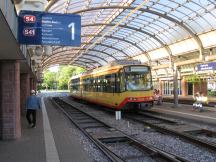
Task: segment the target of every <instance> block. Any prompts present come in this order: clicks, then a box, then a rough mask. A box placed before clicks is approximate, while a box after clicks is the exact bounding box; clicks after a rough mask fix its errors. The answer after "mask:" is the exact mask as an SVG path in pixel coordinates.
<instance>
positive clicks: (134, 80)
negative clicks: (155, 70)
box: [125, 73, 152, 91]
mask: <svg viewBox="0 0 216 162" xmlns="http://www.w3.org/2000/svg"><path fill="white" fill-rule="evenodd" d="M125 77H126V88H127V90H128V91H139V90H150V89H151V88H152V84H151V75H150V74H149V73H147V74H146V73H144V74H140V73H128V74H126V76H125Z"/></svg>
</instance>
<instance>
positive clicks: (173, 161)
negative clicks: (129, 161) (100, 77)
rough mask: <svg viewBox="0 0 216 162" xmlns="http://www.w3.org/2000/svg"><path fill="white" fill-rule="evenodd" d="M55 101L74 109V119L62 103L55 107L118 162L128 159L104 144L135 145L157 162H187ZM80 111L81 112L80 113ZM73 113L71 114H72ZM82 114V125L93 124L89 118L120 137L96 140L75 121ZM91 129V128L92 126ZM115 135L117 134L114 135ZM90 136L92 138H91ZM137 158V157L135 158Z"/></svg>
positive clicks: (58, 100)
mask: <svg viewBox="0 0 216 162" xmlns="http://www.w3.org/2000/svg"><path fill="white" fill-rule="evenodd" d="M55 100H57V102H63V104H64V106H65V105H67V106H70V111H71V108H73V109H75V110H76V114H75V116H76V117H75V116H74V117H73V118H72V117H71V115H70V114H69V113H68V112H67V111H66V110H64V108H63V107H62V106H61V104H62V103H55V105H57V107H59V108H60V109H61V110H62V111H63V112H64V113H65V115H66V116H67V117H68V118H69V119H70V120H71V121H72V122H73V123H74V124H75V125H76V126H77V127H78V128H79V129H80V130H81V131H82V132H83V131H84V132H83V133H84V134H85V135H87V137H88V138H90V139H91V140H92V141H93V142H94V143H96V144H97V146H99V148H102V151H103V152H106V151H108V152H106V154H110V152H111V154H112V155H114V156H115V158H114V160H116V158H117V159H118V160H122V161H126V159H122V157H119V155H117V154H116V153H114V152H113V151H112V150H110V149H109V148H108V147H107V146H106V145H105V144H104V143H106V141H108V142H113V141H114V142H116V141H117V142H120V141H127V142H128V143H129V144H130V146H132V145H134V146H136V147H134V148H136V149H138V148H139V149H140V151H141V152H142V153H148V155H150V157H152V158H155V160H156V161H157V159H158V158H160V160H161V159H163V160H166V161H170V162H187V160H185V159H183V158H181V157H178V156H176V155H173V154H170V153H167V152H165V151H162V150H160V149H158V148H155V147H153V146H150V145H147V144H145V143H144V142H142V141H138V140H136V139H134V138H132V137H130V136H128V135H127V134H125V133H123V132H122V131H120V130H117V129H116V128H112V127H111V126H109V125H108V124H106V123H104V122H103V121H101V120H99V119H97V118H95V117H93V116H92V115H90V114H88V113H86V112H84V111H82V110H79V109H78V108H75V107H74V106H72V105H71V104H70V103H67V102H65V101H63V100H60V99H59V98H56V99H55ZM78 111H79V112H78ZM73 112H75V111H74V110H73ZM70 113H71V112H70ZM80 113H82V114H85V115H86V117H87V118H86V117H83V118H82V119H84V121H82V122H81V123H82V124H89V123H91V122H90V121H89V120H88V119H89V118H91V119H93V120H94V121H97V122H99V123H100V124H101V125H103V126H101V127H103V128H105V127H106V128H108V129H109V130H110V129H112V130H115V132H113V134H114V133H117V134H118V135H119V134H120V137H113V135H112V137H110V138H109V137H101V136H100V138H98V139H97V138H96V139H95V137H94V136H95V135H92V134H93V133H92V132H91V133H88V132H87V131H86V130H85V128H82V127H81V126H80V125H79V122H78V121H76V119H74V118H77V119H79V118H80V117H81V114H80ZM92 123H94V122H92ZM92 127H94V126H92ZM88 128H89V126H87V127H86V129H88ZM90 128H91V126H90ZM114 135H115V134H114ZM89 136H90V137H89ZM102 141H104V143H103V142H102ZM135 158H136V157H135Z"/></svg>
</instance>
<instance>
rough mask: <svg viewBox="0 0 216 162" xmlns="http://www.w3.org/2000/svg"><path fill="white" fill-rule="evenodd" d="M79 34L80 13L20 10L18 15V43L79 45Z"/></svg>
mask: <svg viewBox="0 0 216 162" xmlns="http://www.w3.org/2000/svg"><path fill="white" fill-rule="evenodd" d="M80 35H81V17H80V15H76V14H59V13H46V12H38V11H21V12H20V14H19V17H18V40H19V43H20V44H28V45H53V46H80V44H81V39H80Z"/></svg>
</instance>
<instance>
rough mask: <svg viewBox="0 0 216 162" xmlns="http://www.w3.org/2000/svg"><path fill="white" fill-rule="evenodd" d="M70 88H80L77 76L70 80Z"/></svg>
mask: <svg viewBox="0 0 216 162" xmlns="http://www.w3.org/2000/svg"><path fill="white" fill-rule="evenodd" d="M72 89H73V91H79V90H80V79H79V78H77V79H74V80H72Z"/></svg>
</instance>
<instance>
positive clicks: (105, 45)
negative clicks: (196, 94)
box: [55, 42, 130, 60]
mask: <svg viewBox="0 0 216 162" xmlns="http://www.w3.org/2000/svg"><path fill="white" fill-rule="evenodd" d="M81 44H91V43H90V42H89V43H87V42H83V43H81ZM97 44H98V45H101V46H104V47H107V48H112V49H114V50H116V51H118V52H121V53H123V54H124V55H125V56H127V57H130V56H129V55H128V54H127V53H125V52H124V51H122V50H120V49H118V48H116V47H113V46H109V45H107V44H103V43H97ZM59 48H62V47H57V48H55V50H57V49H59ZM89 50H91V49H89ZM101 52H103V51H101ZM108 56H110V57H112V58H114V59H115V57H113V56H112V55H108ZM115 60H117V59H115Z"/></svg>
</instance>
